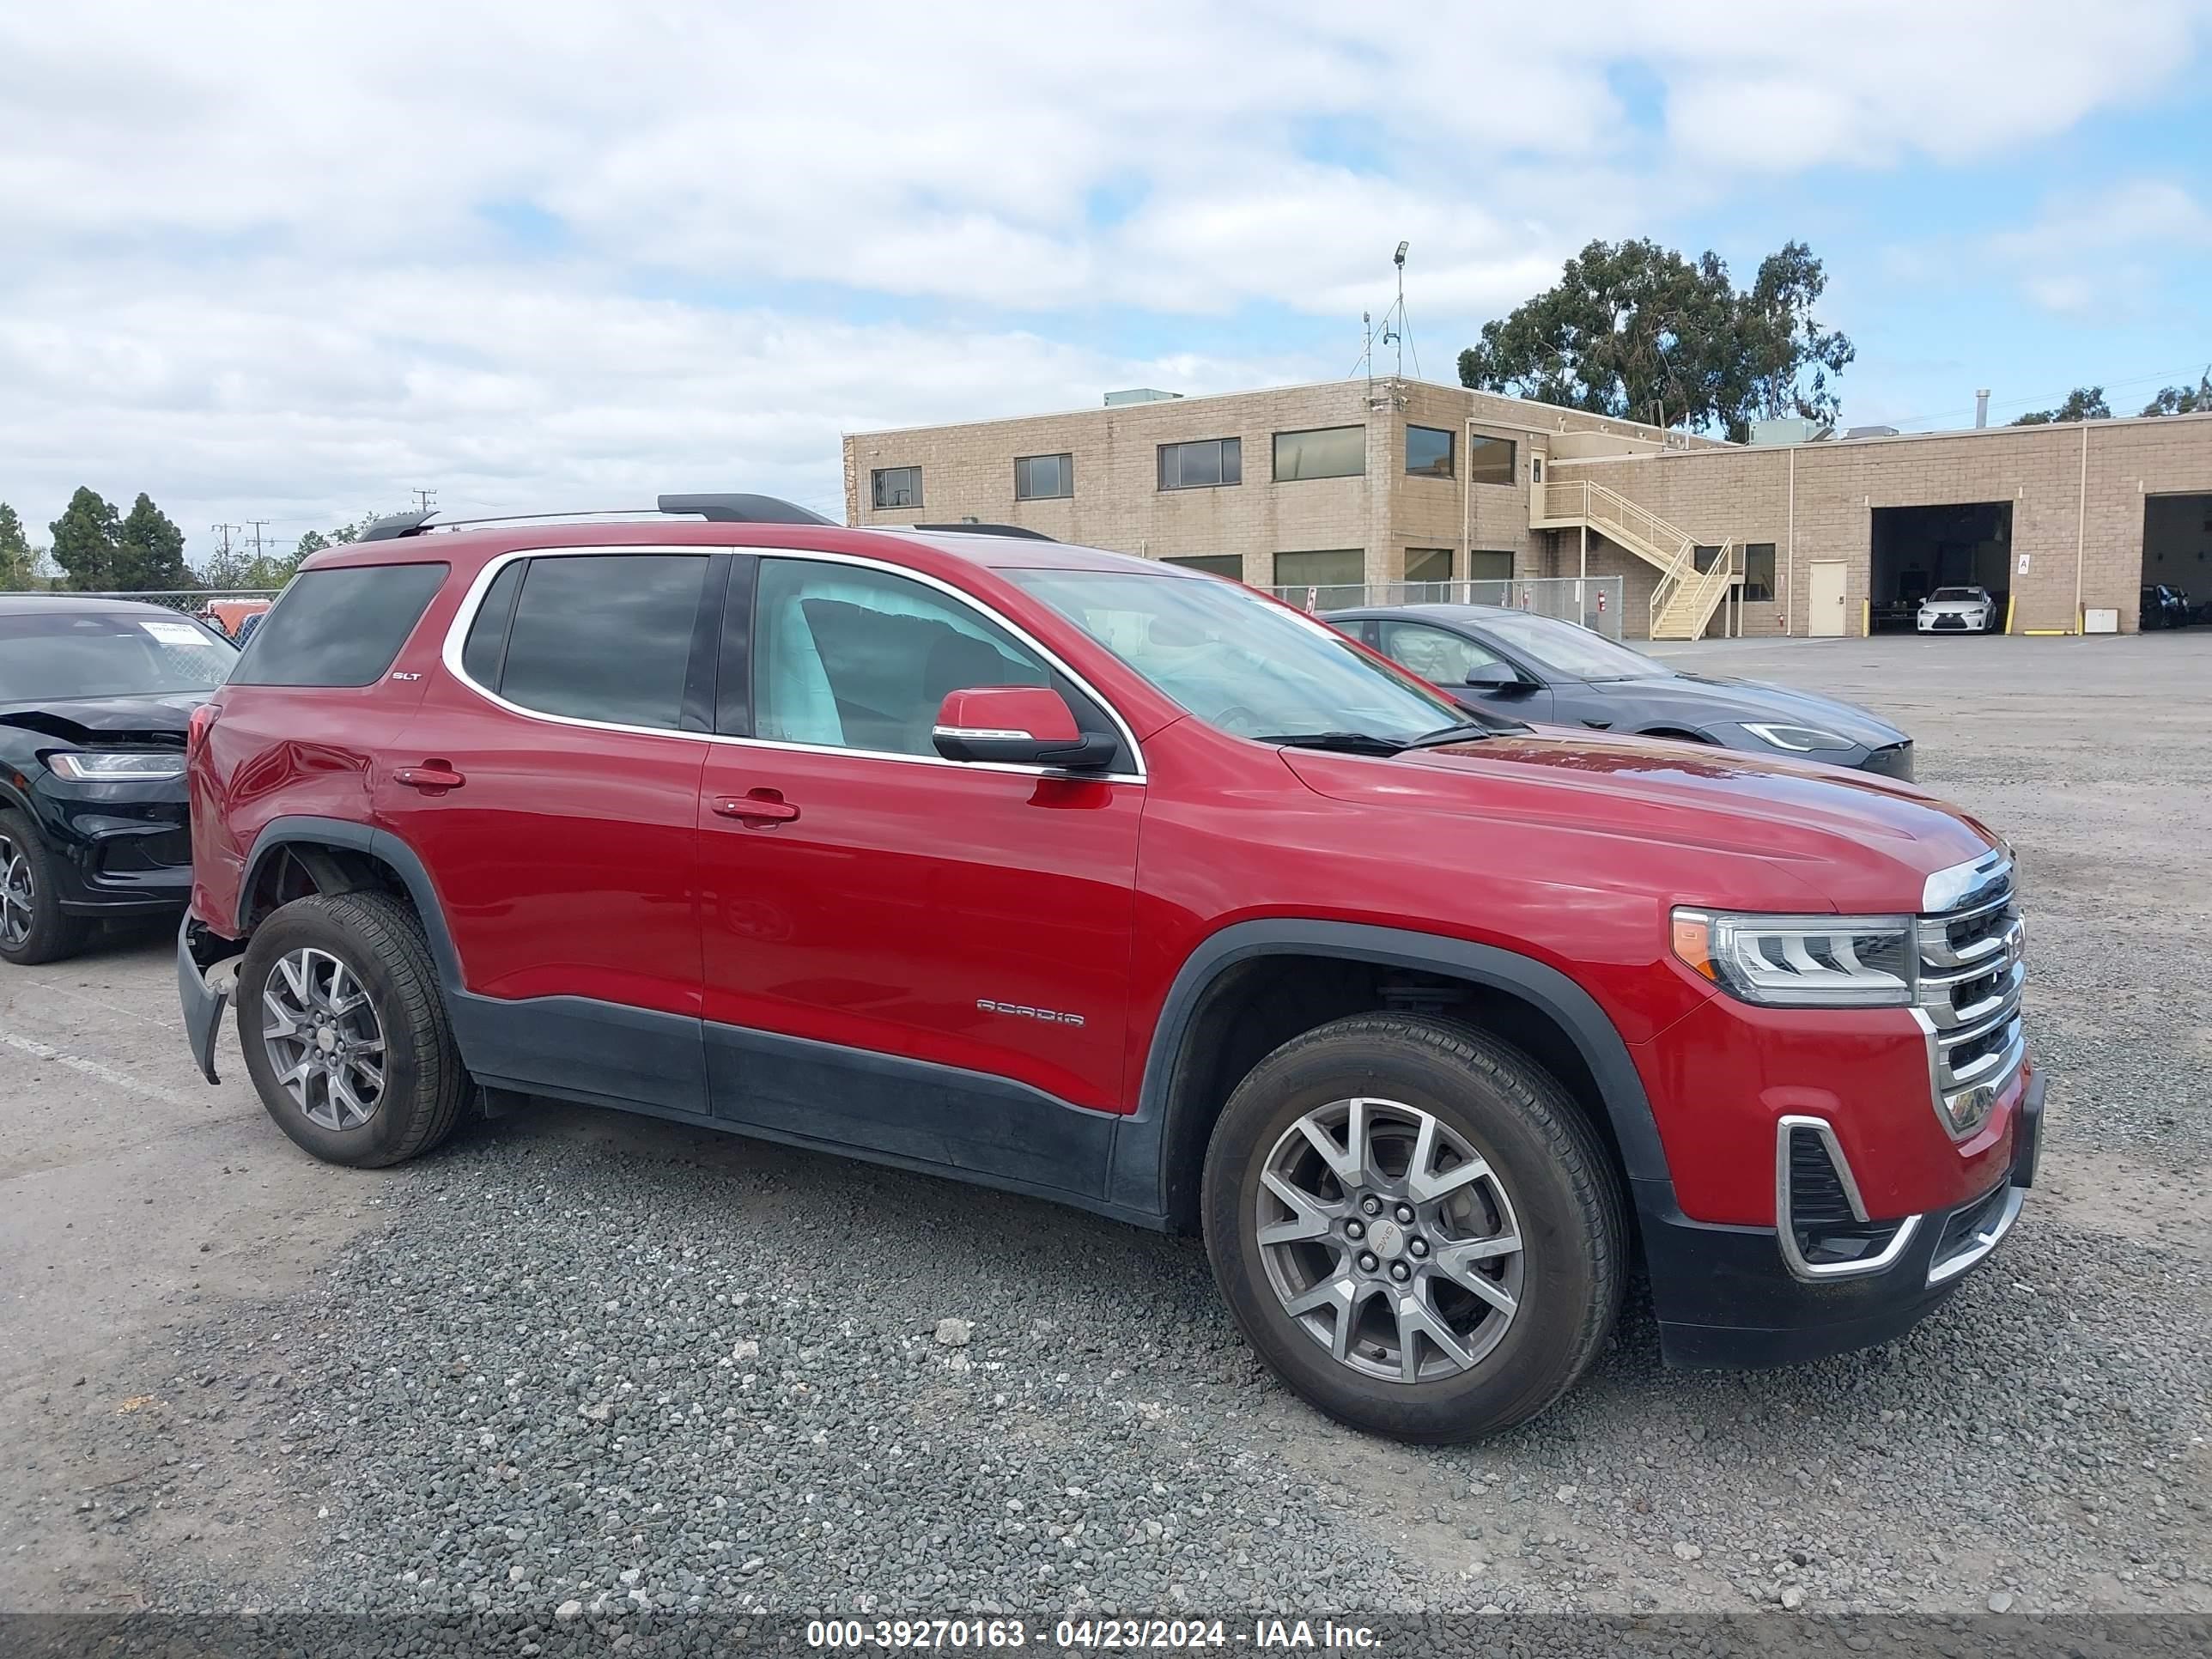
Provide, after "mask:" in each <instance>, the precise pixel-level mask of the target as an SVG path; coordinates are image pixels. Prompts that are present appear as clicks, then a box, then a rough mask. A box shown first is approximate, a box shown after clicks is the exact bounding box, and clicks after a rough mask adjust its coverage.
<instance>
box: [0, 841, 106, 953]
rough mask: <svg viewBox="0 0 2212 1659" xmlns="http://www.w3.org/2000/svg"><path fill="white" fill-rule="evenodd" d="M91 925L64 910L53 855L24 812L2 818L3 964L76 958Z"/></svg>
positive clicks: (0, 898) (0, 917)
mask: <svg viewBox="0 0 2212 1659" xmlns="http://www.w3.org/2000/svg"><path fill="white" fill-rule="evenodd" d="M91 937H92V923H91V922H90V921H88V920H86V919H85V918H84V917H82V916H75V915H70V913H69V912H68V911H66V910H64V909H63V908H62V902H61V884H60V883H59V882H58V880H57V879H56V878H55V874H54V855H53V854H52V853H51V852H49V851H47V849H46V842H43V841H40V839H39V832H38V830H37V829H34V828H33V827H32V824H31V821H30V820H29V819H28V818H27V817H24V816H23V815H22V814H21V812H0V960H5V961H8V962H13V963H18V964H20V965H21V966H22V967H26V968H30V967H35V966H36V965H37V964H39V963H42V962H59V961H60V960H61V959H62V958H63V957H73V956H75V955H76V953H77V952H78V951H82V949H83V948H84V943H85V941H86V940H87V939H90V938H91Z"/></svg>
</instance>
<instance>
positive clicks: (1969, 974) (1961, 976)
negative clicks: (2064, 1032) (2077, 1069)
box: [1917, 854, 2027, 1135]
mask: <svg viewBox="0 0 2212 1659" xmlns="http://www.w3.org/2000/svg"><path fill="white" fill-rule="evenodd" d="M1971 881H1972V884H1971V886H1970V888H1969V890H1967V891H1966V893H1965V895H1964V896H1962V897H1960V899H1959V900H1958V901H1957V902H1955V903H1954V904H1953V905H1952V906H1950V907H1949V908H1947V909H1943V910H1941V911H1938V912H1936V914H1934V915H1923V916H1922V917H1921V918H1920V923H1919V943H1920V993H1919V1006H1918V1009H1917V1012H1918V1014H1919V1016H1920V1019H1921V1024H1922V1027H1923V1030H1926V1032H1927V1033H1928V1051H1929V1083H1930V1085H1931V1087H1932V1089H1933V1091H1934V1093H1935V1097H1936V1107H1937V1109H1939V1110H1940V1111H1941V1112H1942V1115H1943V1118H1944V1121H1945V1123H1946V1125H1947V1127H1949V1129H1950V1131H1951V1133H1953V1134H1954V1135H1965V1134H1968V1133H1972V1131H1973V1130H1974V1129H1975V1128H1977V1127H1978V1126H1979V1125H1980V1123H1981V1121H1982V1120H1983V1119H1984V1118H1985V1117H1987V1116H1988V1115H1989V1111H1990V1105H1991V1104H1992V1103H1994V1102H1995V1101H1996V1098H1997V1097H1998V1096H1999V1095H2001V1094H2002V1093H2003V1092H2004V1091H2005V1090H2006V1089H2007V1088H2008V1087H2009V1086H2010V1085H2011V1084H2012V1081H2013V1079H2015V1078H2016V1077H2018V1076H2019V1075H2020V1069H2021V1066H2022V1064H2023V1063H2025V1061H2026V1060H2027V1039H2026V1037H2025V1036H2024V1035H2023V1033H2022V1030H2021V1018H2020V1004H2021V991H2022V989H2023V988H2024V987H2025V986H2026V984H2027V963H2026V961H2025V960H2024V959H2023V958H2024V952H2025V950H2026V946H2027V929H2026V927H2025V926H2024V924H2023V923H2022V922H2021V919H2020V907H2019V904H2018V903H2017V902H2016V895H2015V890H2014V887H2013V873H2012V865H2011V861H2010V860H2008V859H2006V858H2004V857H2003V855H2002V854H1990V856H1989V857H1988V858H1986V859H1984V860H1981V861H1980V862H1979V863H1978V865H1977V866H1975V867H1974V869H1973V870H1972V876H1971Z"/></svg>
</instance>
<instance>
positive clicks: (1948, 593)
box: [1928, 587, 1982, 599]
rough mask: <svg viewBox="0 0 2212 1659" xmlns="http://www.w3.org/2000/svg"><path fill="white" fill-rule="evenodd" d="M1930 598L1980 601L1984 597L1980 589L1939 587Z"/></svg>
mask: <svg viewBox="0 0 2212 1659" xmlns="http://www.w3.org/2000/svg"><path fill="white" fill-rule="evenodd" d="M1928 597H1929V599H1980V598H1981V597H1982V590H1981V589H1980V588H1978V587H1939V588H1937V589H1936V591H1935V592H1933V593H1930V594H1929V596H1928Z"/></svg>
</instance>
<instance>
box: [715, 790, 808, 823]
mask: <svg viewBox="0 0 2212 1659" xmlns="http://www.w3.org/2000/svg"><path fill="white" fill-rule="evenodd" d="M714 812H715V815H716V816H717V817H726V818H735V819H737V820H738V822H739V823H790V822H791V821H792V820H793V818H795V817H798V816H799V809H798V808H797V807H796V806H793V805H792V804H791V803H790V802H789V801H787V800H786V799H784V798H783V797H782V796H781V795H779V794H778V793H776V792H775V790H773V789H756V790H754V791H753V792H752V793H750V794H747V795H717V796H715V797H714Z"/></svg>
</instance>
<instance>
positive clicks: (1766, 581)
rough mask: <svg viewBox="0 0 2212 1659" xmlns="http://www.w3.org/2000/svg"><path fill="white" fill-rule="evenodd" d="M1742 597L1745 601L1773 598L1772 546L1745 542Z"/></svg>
mask: <svg viewBox="0 0 2212 1659" xmlns="http://www.w3.org/2000/svg"><path fill="white" fill-rule="evenodd" d="M1743 596H1744V598H1746V599H1772V598H1773V597H1774V544H1773V543H1772V542H1747V543H1745V544H1744V549H1743Z"/></svg>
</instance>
